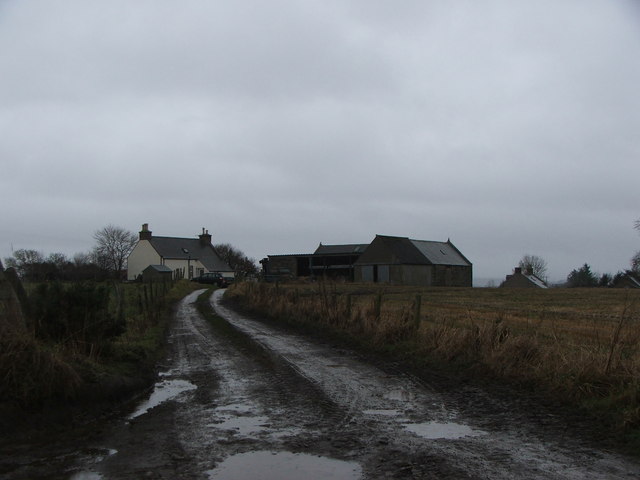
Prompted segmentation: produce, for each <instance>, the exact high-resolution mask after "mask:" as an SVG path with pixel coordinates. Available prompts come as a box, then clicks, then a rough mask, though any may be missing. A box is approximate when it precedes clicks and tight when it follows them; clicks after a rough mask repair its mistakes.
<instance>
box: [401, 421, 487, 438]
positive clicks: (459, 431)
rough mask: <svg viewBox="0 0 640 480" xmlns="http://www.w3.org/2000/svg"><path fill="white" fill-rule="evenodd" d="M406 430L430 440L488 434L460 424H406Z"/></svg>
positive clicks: (404, 425)
mask: <svg viewBox="0 0 640 480" xmlns="http://www.w3.org/2000/svg"><path fill="white" fill-rule="evenodd" d="M402 426H403V427H404V428H406V429H407V430H409V431H410V432H412V433H415V434H416V435H418V436H419V437H422V438H429V439H455V438H463V437H476V436H478V435H484V434H485V433H486V432H483V431H481V430H474V429H472V428H471V427H469V426H467V425H460V424H458V423H437V422H427V423H404V424H403V425H402Z"/></svg>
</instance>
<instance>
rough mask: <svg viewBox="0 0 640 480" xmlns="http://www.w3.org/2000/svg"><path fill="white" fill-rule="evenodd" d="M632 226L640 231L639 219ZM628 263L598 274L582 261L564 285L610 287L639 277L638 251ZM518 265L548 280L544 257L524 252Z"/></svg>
mask: <svg viewBox="0 0 640 480" xmlns="http://www.w3.org/2000/svg"><path fill="white" fill-rule="evenodd" d="M634 228H635V229H636V230H638V231H640V220H636V221H635V222H634ZM630 263H631V265H630V266H631V268H629V269H626V270H624V271H619V272H617V273H616V274H614V275H612V274H610V273H603V274H598V273H596V272H594V271H593V270H592V268H591V266H590V265H589V264H588V263H584V264H583V265H582V266H580V267H578V268H576V269H573V270H571V272H570V273H569V275H567V278H566V281H565V286H566V287H569V288H578V287H612V286H614V285H616V284H618V282H619V281H620V280H621V279H622V278H624V277H625V276H632V277H635V278H639V279H640V251H637V252H636V253H635V254H634V255H633V257H631V262H630ZM518 267H519V268H521V269H522V271H523V272H530V273H533V274H534V275H535V276H536V277H538V278H539V279H540V280H542V281H544V282H545V283H547V282H548V278H547V268H548V265H547V262H546V260H545V259H544V258H542V257H540V256H538V255H531V254H526V255H524V256H523V257H522V258H521V259H520V262H519V263H518Z"/></svg>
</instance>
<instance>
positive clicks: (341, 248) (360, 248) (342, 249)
mask: <svg viewBox="0 0 640 480" xmlns="http://www.w3.org/2000/svg"><path fill="white" fill-rule="evenodd" d="M368 246H369V244H368V243H348V244H345V245H323V244H322V243H321V244H320V246H319V247H318V248H317V249H316V251H315V252H313V253H314V255H359V254H361V253H363V252H364V251H365V249H366V248H367V247H368Z"/></svg>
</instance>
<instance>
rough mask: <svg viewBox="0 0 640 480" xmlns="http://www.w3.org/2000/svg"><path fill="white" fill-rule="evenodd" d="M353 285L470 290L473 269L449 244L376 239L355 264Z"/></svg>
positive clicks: (399, 238) (404, 239)
mask: <svg viewBox="0 0 640 480" xmlns="http://www.w3.org/2000/svg"><path fill="white" fill-rule="evenodd" d="M354 280H355V281H356V282H374V283H391V284H396V285H420V286H427V287H435V286H439V287H471V286H472V284H473V265H472V264H471V262H470V261H469V260H468V259H467V258H466V257H465V256H464V255H463V254H462V252H460V250H458V249H457V248H456V247H455V245H453V243H451V241H450V240H447V241H446V242H437V241H429V240H412V239H410V238H407V237H391V236H386V235H376V237H375V238H374V239H373V241H372V242H371V243H370V244H369V246H368V247H367V248H366V250H365V251H364V253H362V255H361V256H360V257H359V258H358V260H357V261H356V262H355V264H354Z"/></svg>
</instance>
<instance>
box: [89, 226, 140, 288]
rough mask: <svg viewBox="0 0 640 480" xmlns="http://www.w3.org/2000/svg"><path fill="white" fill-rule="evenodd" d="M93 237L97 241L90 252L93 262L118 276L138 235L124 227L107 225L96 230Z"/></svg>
mask: <svg viewBox="0 0 640 480" xmlns="http://www.w3.org/2000/svg"><path fill="white" fill-rule="evenodd" d="M93 238H94V240H95V241H96V242H97V244H96V246H95V247H94V248H93V252H92V256H93V259H94V262H95V263H96V264H97V265H99V266H100V267H102V268H104V269H105V270H108V271H110V272H113V273H114V275H115V276H116V277H118V276H119V275H120V272H122V270H123V269H124V266H125V263H126V261H127V257H128V256H129V254H130V253H131V250H133V247H135V245H136V242H137V241H138V237H137V236H136V235H135V234H134V233H132V232H130V231H128V230H125V229H124V228H121V227H116V226H115V225H107V226H106V227H104V228H101V229H100V230H98V231H96V232H95V233H94V234H93Z"/></svg>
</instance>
